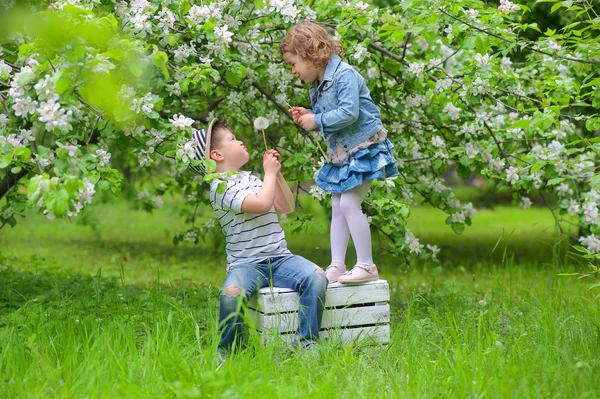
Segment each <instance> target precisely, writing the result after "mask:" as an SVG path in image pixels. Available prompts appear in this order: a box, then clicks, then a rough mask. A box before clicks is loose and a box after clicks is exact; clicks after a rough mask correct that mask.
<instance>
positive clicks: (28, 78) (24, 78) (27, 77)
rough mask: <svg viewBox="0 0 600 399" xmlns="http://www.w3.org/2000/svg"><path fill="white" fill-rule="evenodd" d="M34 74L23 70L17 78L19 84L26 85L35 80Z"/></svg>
mask: <svg viewBox="0 0 600 399" xmlns="http://www.w3.org/2000/svg"><path fill="white" fill-rule="evenodd" d="M35 78H36V76H35V73H33V72H23V73H21V75H20V76H19V79H17V83H18V84H19V86H27V85H29V84H30V83H31V82H33V81H34V80H35Z"/></svg>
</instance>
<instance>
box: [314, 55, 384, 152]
mask: <svg viewBox="0 0 600 399" xmlns="http://www.w3.org/2000/svg"><path fill="white" fill-rule="evenodd" d="M310 99H311V103H312V110H311V112H313V113H314V114H315V123H316V125H317V128H318V129H319V130H320V131H321V132H322V133H323V136H325V139H326V140H327V141H328V143H329V146H330V147H331V148H332V149H334V150H335V147H336V142H337V143H339V144H340V145H341V146H342V147H343V148H344V149H345V150H346V149H351V148H353V147H356V146H357V145H359V144H360V143H362V142H364V141H366V140H367V139H369V138H370V137H371V136H373V135H374V134H375V133H377V132H378V131H379V130H380V129H381V128H382V127H383V124H382V123H381V118H380V114H379V109H378V108H377V106H376V105H375V102H374V101H373V99H372V98H371V95H370V94H369V89H368V88H367V86H366V85H365V79H364V78H363V77H362V76H361V75H360V74H359V73H358V72H356V71H355V70H354V69H353V68H352V67H351V66H350V65H348V64H347V63H345V62H342V59H341V58H340V57H339V56H338V55H337V54H333V55H332V56H331V59H330V60H329V63H328V64H327V67H326V68H325V75H324V78H323V81H322V82H320V83H319V84H318V86H317V82H316V81H315V82H314V83H313V84H312V85H311V88H310Z"/></svg>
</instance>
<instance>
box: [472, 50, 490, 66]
mask: <svg viewBox="0 0 600 399" xmlns="http://www.w3.org/2000/svg"><path fill="white" fill-rule="evenodd" d="M473 59H474V60H475V63H476V64H477V66H478V67H485V66H487V65H488V64H489V63H490V60H491V58H490V56H489V54H485V55H481V54H479V53H477V54H475V55H474V56H473Z"/></svg>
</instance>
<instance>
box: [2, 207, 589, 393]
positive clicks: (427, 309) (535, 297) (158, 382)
mask: <svg viewBox="0 0 600 399" xmlns="http://www.w3.org/2000/svg"><path fill="white" fill-rule="evenodd" d="M178 207H179V204H178V203H177V202H170V203H168V204H167V205H166V206H165V208H164V209H162V210H160V211H159V212H156V213H154V214H153V215H148V214H145V213H143V212H140V211H134V210H131V209H130V208H129V207H128V205H127V204H125V203H123V202H115V203H109V204H105V205H100V206H96V207H94V208H92V209H90V210H91V211H92V212H91V213H92V215H91V216H92V217H97V218H98V219H97V220H98V223H97V225H96V229H95V230H93V229H92V228H91V227H90V226H82V225H77V224H71V223H70V222H68V221H54V222H51V221H47V220H46V219H45V218H42V217H39V216H30V217H28V218H27V219H25V220H23V221H21V222H20V224H19V225H17V227H16V228H15V229H4V230H2V231H0V393H1V394H0V396H1V397H7V398H37V397H42V398H43V397H65V398H71V397H107V398H113V397H135V398H138V397H140V398H146V397H147V398H173V397H177V398H186V397H202V398H213V397H214V398H217V397H218V398H238V397H239V398H248V397H251V398H253V397H273V398H286V399H288V398H305V397H314V398H332V397H353V398H354V397H365V398H367V397H368V398H371V397H385V396H387V397H393V398H396V397H404V398H414V397H426V398H429V397H459V398H463V397H474V398H477V397H492V398H496V397H525V398H527V397H532V398H538V397H549V398H550V397H561V398H562V397H568V398H572V397H573V398H575V397H580V398H585V397H589V398H596V397H598V395H599V394H600V382H599V381H598V378H597V375H598V372H599V371H600V367H599V366H600V327H599V326H600V314H599V309H598V299H597V298H596V297H595V295H596V294H597V292H596V291H594V290H591V291H590V290H588V286H589V285H590V283H591V281H588V280H576V279H574V278H567V277H559V276H557V272H559V271H563V270H567V269H569V270H573V269H576V266H574V265H561V263H560V262H559V260H557V258H553V256H552V251H551V248H552V243H553V239H554V228H553V219H552V216H551V215H550V214H549V212H548V211H547V210H541V209H530V210H520V209H513V208H498V209H497V210H495V211H482V212H479V213H478V214H477V216H476V219H475V223H474V226H472V227H471V228H468V229H467V230H466V232H465V233H464V234H463V235H462V236H456V235H454V233H452V232H451V230H449V229H448V228H447V227H446V226H444V225H443V220H444V216H443V215H441V214H439V213H438V212H437V211H434V210H432V209H428V208H417V209H414V210H413V213H412V215H411V218H410V220H409V224H410V228H411V230H412V231H414V232H415V234H416V235H417V236H419V237H420V238H421V239H422V242H424V243H436V244H438V245H441V246H442V247H443V251H444V252H445V253H444V254H443V255H442V259H443V261H442V263H441V265H439V266H438V265H420V264H415V265H412V267H411V268H409V269H408V271H405V272H403V271H401V270H404V269H405V268H404V267H402V265H400V264H398V263H397V262H398V260H397V259H396V258H391V257H389V256H386V255H384V254H383V253H382V252H381V251H376V252H377V253H376V257H377V259H378V264H379V265H380V268H381V270H382V274H383V276H382V277H383V278H386V279H387V280H388V281H389V282H390V287H391V300H390V305H391V309H392V334H391V339H392V341H391V343H390V344H389V345H387V346H384V347H363V346H360V345H359V346H349V345H345V346H342V345H336V344H335V343H332V342H325V343H321V344H320V345H319V347H318V350H317V352H318V356H313V355H311V354H310V353H299V352H296V351H294V350H291V349H290V348H288V347H285V346H283V345H280V344H278V343H272V344H268V345H264V344H260V343H259V342H258V340H257V337H250V340H249V345H248V347H247V349H245V350H244V351H242V352H240V353H237V354H234V355H232V356H231V357H230V358H229V359H228V360H227V362H226V363H225V364H224V365H223V366H222V367H221V368H220V369H218V370H216V368H215V345H216V323H217V311H218V287H219V286H220V284H221V282H222V280H223V278H224V275H225V270H224V265H225V257H224V254H223V253H222V248H221V246H220V244H219V243H214V242H209V243H206V244H202V245H199V246H193V245H190V244H184V245H180V246H174V245H173V244H172V236H173V234H174V233H175V232H176V231H179V230H183V229H184V228H185V226H184V224H183V222H182V220H181V218H180V217H179V216H177V209H178ZM513 230H514V232H513ZM511 232H513V233H512V236H511V238H510V240H507V238H508V236H509V235H510V233H511ZM503 234H504V237H505V239H504V240H503V241H501V242H500V244H499V245H498V247H497V248H496V250H495V251H494V253H493V254H492V255H491V256H490V252H492V250H493V249H494V247H495V245H496V243H497V242H498V239H499V238H500V237H502V236H503ZM288 241H289V244H290V247H291V248H292V249H293V250H294V251H296V252H298V253H299V254H303V255H306V256H307V257H309V258H311V259H315V260H317V261H318V262H320V263H324V262H326V261H327V256H328V245H327V242H328V239H326V238H325V239H324V238H323V237H319V236H317V235H316V234H314V233H312V234H305V235H302V236H288ZM374 241H375V240H374ZM377 248H378V247H377V245H375V249H376V250H377ZM351 252H352V251H349V253H351ZM506 254H508V255H509V256H507V255H506ZM503 255H504V261H503ZM349 263H350V262H349Z"/></svg>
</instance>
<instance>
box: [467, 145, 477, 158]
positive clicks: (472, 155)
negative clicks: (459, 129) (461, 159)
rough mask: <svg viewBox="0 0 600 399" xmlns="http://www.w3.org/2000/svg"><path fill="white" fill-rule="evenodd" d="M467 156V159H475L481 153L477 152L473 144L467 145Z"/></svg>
mask: <svg viewBox="0 0 600 399" xmlns="http://www.w3.org/2000/svg"><path fill="white" fill-rule="evenodd" d="M465 154H466V155H467V158H469V159H473V158H475V157H476V156H477V154H479V151H477V149H476V148H475V146H474V145H473V143H467V144H466V145H465Z"/></svg>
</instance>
